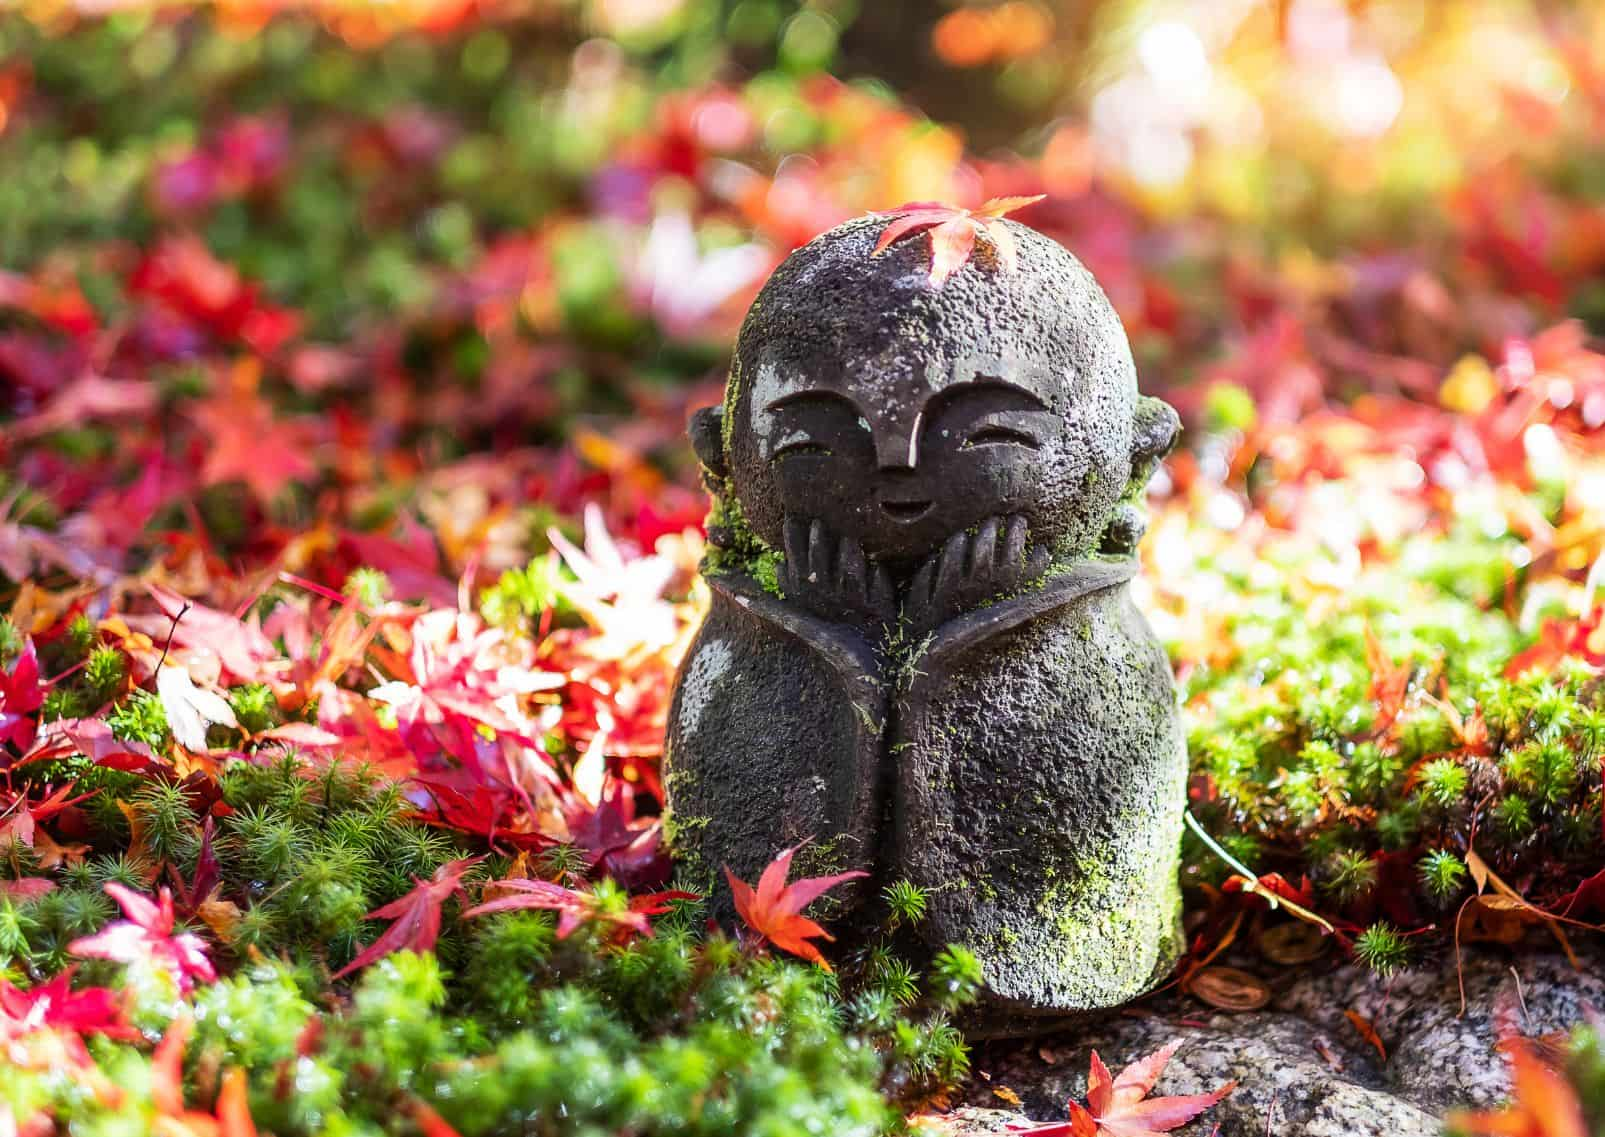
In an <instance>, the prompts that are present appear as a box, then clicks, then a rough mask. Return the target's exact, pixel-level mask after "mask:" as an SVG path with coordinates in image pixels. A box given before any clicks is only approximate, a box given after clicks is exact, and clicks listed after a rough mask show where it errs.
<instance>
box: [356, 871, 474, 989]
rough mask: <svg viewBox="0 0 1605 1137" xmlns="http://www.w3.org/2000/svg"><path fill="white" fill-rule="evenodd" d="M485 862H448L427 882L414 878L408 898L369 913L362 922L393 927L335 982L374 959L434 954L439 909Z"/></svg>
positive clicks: (363, 950) (405, 897) (394, 901)
mask: <svg viewBox="0 0 1605 1137" xmlns="http://www.w3.org/2000/svg"><path fill="white" fill-rule="evenodd" d="M484 859H485V858H484V857H483V856H478V857H464V858H462V859H461V860H456V861H448V862H447V863H446V864H443V865H441V866H440V867H439V868H438V869H436V870H435V875H434V876H432V877H430V878H429V879H428V880H418V878H417V877H414V878H413V879H414V880H417V881H418V886H417V887H416V888H414V889H413V890H412V891H411V892H409V893H407V895H405V896H403V897H401V898H400V899H399V900H392V901H391V902H390V903H389V904H386V905H384V906H383V907H382V908H375V909H374V910H373V911H372V912H369V913H368V914H367V916H365V917H364V919H367V920H394V921H395V923H393V924H391V925H390V927H388V928H386V929H385V931H384V933H383V934H382V935H381V936H380V937H379V938H378V939H376V940H374V941H373V943H371V944H369V945H368V946H367V947H365V948H363V949H362V951H361V952H359V953H358V954H357V957H356V958H355V959H353V960H352V961H351V962H350V963H348V964H346V965H345V966H344V967H342V968H341V969H340V970H339V971H336V972H335V973H334V978H335V979H339V978H340V977H341V976H342V975H349V974H350V973H351V972H353V971H356V970H357V969H358V968H362V967H366V966H368V964H370V963H372V962H373V961H374V960H376V959H383V958H384V957H385V956H387V955H389V954H390V953H391V952H396V951H402V950H408V951H417V952H424V951H431V950H433V949H434V946H435V941H436V940H437V939H439V938H440V908H441V905H443V904H445V903H446V900H447V898H448V897H450V896H451V895H452V894H453V893H455V892H461V891H463V874H464V873H466V872H467V871H468V870H469V869H471V868H473V867H474V866H475V865H477V864H478V863H479V862H480V861H482V860H484Z"/></svg>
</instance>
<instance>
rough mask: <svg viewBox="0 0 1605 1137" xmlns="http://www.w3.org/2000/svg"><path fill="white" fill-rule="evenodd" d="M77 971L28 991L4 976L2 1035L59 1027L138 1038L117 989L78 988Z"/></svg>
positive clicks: (68, 971)
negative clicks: (74, 978)
mask: <svg viewBox="0 0 1605 1137" xmlns="http://www.w3.org/2000/svg"><path fill="white" fill-rule="evenodd" d="M75 970H76V968H73V967H69V968H67V969H65V970H64V971H62V972H60V973H59V974H57V975H56V977H55V978H54V979H52V980H50V982H48V983H40V984H39V985H37V986H35V987H31V988H29V989H28V990H26V991H25V990H22V989H21V988H18V987H14V986H12V985H11V984H10V983H8V982H6V981H5V980H4V979H0V1038H14V1037H17V1036H18V1035H21V1034H26V1033H28V1032H29V1031H34V1030H57V1029H60V1030H69V1031H72V1032H73V1033H74V1034H80V1035H83V1034H103V1035H106V1036H107V1037H109V1038H138V1037H139V1032H138V1031H137V1030H135V1029H134V1028H133V1027H131V1026H129V1025H128V1024H127V1023H126V1022H124V1021H123V1011H122V1005H121V1002H120V999H119V996H118V994H117V992H115V991H112V990H111V989H109V988H106V987H86V988H85V989H84V990H82V991H74V990H73V989H72V976H73V972H74V971H75Z"/></svg>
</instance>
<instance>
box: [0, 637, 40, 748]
mask: <svg viewBox="0 0 1605 1137" xmlns="http://www.w3.org/2000/svg"><path fill="white" fill-rule="evenodd" d="M44 702H45V689H44V687H43V686H41V685H40V683H39V657H38V655H36V654H35V653H34V649H33V640H32V639H28V640H26V641H24V643H23V645H22V653H21V654H20V655H18V656H17V662H16V663H14V664H12V666H11V672H10V674H7V673H6V672H5V670H4V669H0V745H4V744H5V743H7V742H11V743H15V744H16V747H17V749H18V750H23V751H26V750H27V749H28V747H30V746H32V745H33V736H34V732H35V731H36V730H37V729H38V727H39V720H38V717H37V715H38V711H39V708H40V707H42V706H44Z"/></svg>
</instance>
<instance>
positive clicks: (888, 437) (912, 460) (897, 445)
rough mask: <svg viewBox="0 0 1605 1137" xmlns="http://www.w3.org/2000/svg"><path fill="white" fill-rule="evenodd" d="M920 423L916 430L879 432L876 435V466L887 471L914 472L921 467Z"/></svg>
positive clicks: (915, 426) (915, 427) (917, 424)
mask: <svg viewBox="0 0 1605 1137" xmlns="http://www.w3.org/2000/svg"><path fill="white" fill-rule="evenodd" d="M919 440H920V435H919V423H918V421H917V420H916V422H915V424H914V429H911V430H887V431H878V432H877V433H876V435H875V464H876V465H877V466H879V467H880V468H881V469H882V470H885V471H897V470H904V471H909V470H913V469H914V467H916V466H918V465H919V460H920V453H919V444H920V442H919Z"/></svg>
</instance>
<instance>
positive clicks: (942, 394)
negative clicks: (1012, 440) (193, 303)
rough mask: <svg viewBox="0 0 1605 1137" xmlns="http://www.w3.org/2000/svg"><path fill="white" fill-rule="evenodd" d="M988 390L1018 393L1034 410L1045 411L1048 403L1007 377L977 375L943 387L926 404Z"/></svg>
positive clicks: (1006, 393) (1008, 393) (1010, 393)
mask: <svg viewBox="0 0 1605 1137" xmlns="http://www.w3.org/2000/svg"><path fill="white" fill-rule="evenodd" d="M988 391H990V392H995V393H999V394H1005V395H1018V396H1019V397H1020V398H1022V399H1025V400H1027V401H1028V402H1030V403H1031V404H1032V406H1033V408H1034V409H1036V410H1039V411H1045V410H1047V409H1048V404H1047V403H1046V402H1045V401H1043V399H1042V396H1040V395H1038V394H1037V393H1036V392H1035V391H1028V390H1026V389H1025V388H1024V387H1022V386H1020V385H1019V384H1018V383H1011V382H1009V381H1008V380H1007V379H1002V378H999V377H998V376H996V375H977V376H976V377H975V378H974V379H968V380H965V381H964V382H963V383H954V384H952V385H950V386H947V387H943V388H942V389H941V390H940V391H937V392H936V393H934V394H933V395H932V396H931V397H930V400H929V402H928V403H927V406H928V405H929V403H934V402H936V401H937V400H938V399H940V400H941V401H942V402H950V401H954V400H957V399H962V398H965V397H967V396H969V395H971V394H980V393H982V392H988Z"/></svg>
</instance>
